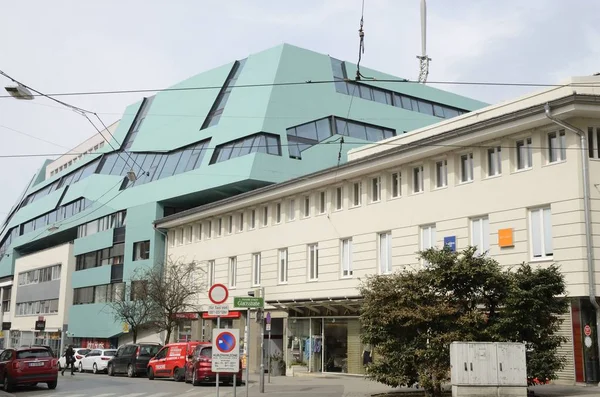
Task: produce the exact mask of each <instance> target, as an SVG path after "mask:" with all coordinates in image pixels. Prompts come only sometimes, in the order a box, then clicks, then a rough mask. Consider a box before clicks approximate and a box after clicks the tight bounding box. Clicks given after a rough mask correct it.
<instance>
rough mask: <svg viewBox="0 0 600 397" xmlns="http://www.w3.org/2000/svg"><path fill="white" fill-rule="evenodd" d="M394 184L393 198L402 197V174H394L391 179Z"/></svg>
mask: <svg viewBox="0 0 600 397" xmlns="http://www.w3.org/2000/svg"><path fill="white" fill-rule="evenodd" d="M391 183H392V190H391V191H392V198H396V197H400V195H401V194H402V174H401V173H399V172H394V173H393V174H392V178H391Z"/></svg>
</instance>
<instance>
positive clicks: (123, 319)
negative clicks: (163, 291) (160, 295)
mask: <svg viewBox="0 0 600 397" xmlns="http://www.w3.org/2000/svg"><path fill="white" fill-rule="evenodd" d="M116 285H117V284H112V286H113V288H114V291H113V292H114V293H113V294H112V299H111V301H110V302H109V303H107V306H108V308H109V310H110V311H111V313H112V314H113V316H114V319H115V321H116V322H119V323H123V324H127V325H128V327H129V332H131V334H132V337H133V343H136V342H137V337H138V334H139V332H140V331H142V330H143V329H144V328H147V327H148V326H149V324H150V322H151V320H152V318H153V316H154V315H155V313H156V307H155V306H154V305H153V302H152V301H151V300H149V299H147V297H148V283H147V282H145V281H143V280H136V281H132V282H129V283H127V284H125V285H124V286H123V288H122V289H120V290H118V289H117V288H116Z"/></svg>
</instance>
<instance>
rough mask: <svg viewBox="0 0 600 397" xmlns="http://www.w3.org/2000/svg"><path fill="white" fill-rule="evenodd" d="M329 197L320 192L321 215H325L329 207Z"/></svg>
mask: <svg viewBox="0 0 600 397" xmlns="http://www.w3.org/2000/svg"><path fill="white" fill-rule="evenodd" d="M326 196H327V195H326V194H325V192H319V214H324V213H325V209H326V205H327V201H326V200H327V197H326Z"/></svg>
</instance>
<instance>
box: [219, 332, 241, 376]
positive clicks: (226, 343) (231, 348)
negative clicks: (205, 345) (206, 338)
mask: <svg viewBox="0 0 600 397" xmlns="http://www.w3.org/2000/svg"><path fill="white" fill-rule="evenodd" d="M239 339H240V330H239V329H224V328H216V329H213V342H212V371H213V372H225V373H237V372H239V370H240V347H239V345H238V341H239Z"/></svg>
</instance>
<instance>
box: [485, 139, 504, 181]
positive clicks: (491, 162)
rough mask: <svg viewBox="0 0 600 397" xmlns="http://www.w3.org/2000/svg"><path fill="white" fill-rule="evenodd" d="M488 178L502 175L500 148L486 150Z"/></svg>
mask: <svg viewBox="0 0 600 397" xmlns="http://www.w3.org/2000/svg"><path fill="white" fill-rule="evenodd" d="M487 171H488V176H495V175H500V174H502V148H501V147H500V146H496V147H493V148H489V149H488V150H487Z"/></svg>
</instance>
